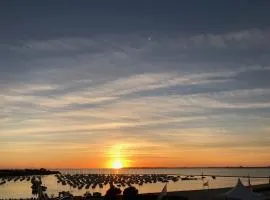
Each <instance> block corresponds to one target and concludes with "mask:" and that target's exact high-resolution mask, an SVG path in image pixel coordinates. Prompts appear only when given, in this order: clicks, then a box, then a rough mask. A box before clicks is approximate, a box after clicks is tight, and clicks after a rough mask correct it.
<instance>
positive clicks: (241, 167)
mask: <svg viewBox="0 0 270 200" xmlns="http://www.w3.org/2000/svg"><path fill="white" fill-rule="evenodd" d="M27 169H29V170H38V169H37V168H31V167H28V168H12V167H10V168H7V167H5V168H0V171H3V170H27ZM41 169H43V168H41ZM47 169H48V170H115V169H113V168H57V167H56V168H47ZM121 169H270V166H227V167H222V166H219V167H211V166H201V167H123V168H121ZM121 169H120V170H121Z"/></svg>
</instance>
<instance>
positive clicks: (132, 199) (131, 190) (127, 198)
mask: <svg viewBox="0 0 270 200" xmlns="http://www.w3.org/2000/svg"><path fill="white" fill-rule="evenodd" d="M138 193H139V191H138V190H137V189H136V188H135V187H133V186H129V187H127V188H126V189H125V190H124V191H123V198H124V200H136V199H137V197H138Z"/></svg>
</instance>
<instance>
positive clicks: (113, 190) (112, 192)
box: [104, 184, 122, 200]
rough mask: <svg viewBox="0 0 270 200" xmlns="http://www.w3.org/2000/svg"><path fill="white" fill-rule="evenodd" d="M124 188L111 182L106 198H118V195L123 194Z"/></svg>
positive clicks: (112, 199) (114, 199) (110, 199)
mask: <svg viewBox="0 0 270 200" xmlns="http://www.w3.org/2000/svg"><path fill="white" fill-rule="evenodd" d="M121 192H122V190H121V189H120V188H118V187H115V186H114V185H113V184H111V186H110V188H109V189H108V190H107V192H106V194H105V196H104V199H106V200H116V196H117V195H119V194H121Z"/></svg>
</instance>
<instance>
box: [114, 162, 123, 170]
mask: <svg viewBox="0 0 270 200" xmlns="http://www.w3.org/2000/svg"><path fill="white" fill-rule="evenodd" d="M122 167H123V163H122V162H121V161H120V160H115V161H113V163H112V168H113V169H121V168H122Z"/></svg>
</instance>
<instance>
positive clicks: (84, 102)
mask: <svg viewBox="0 0 270 200" xmlns="http://www.w3.org/2000/svg"><path fill="white" fill-rule="evenodd" d="M166 34H167V35H166ZM147 38H148V37H145V34H143V33H134V34H128V35H125V34H123V35H121V36H119V35H118V36H117V35H112V34H108V35H101V36H94V37H82V38H78V37H76V38H72V37H67V38H52V39H49V40H33V39H32V40H30V41H29V40H28V41H22V42H20V43H19V44H12V45H8V46H9V48H8V49H9V50H8V51H9V54H10V55H13V56H14V57H13V58H14V59H11V60H9V59H8V58H7V59H6V60H5V62H6V64H7V65H8V66H9V67H10V68H8V69H6V70H5V75H3V74H1V77H3V79H1V80H2V81H1V83H3V84H1V86H0V88H1V94H0V97H1V98H0V104H1V108H2V107H3V111H4V112H3V113H1V115H0V124H1V132H0V137H1V141H4V142H2V143H1V144H2V145H5V149H8V150H9V151H12V149H14V152H15V151H16V152H19V151H20V150H21V151H24V152H26V153H27V152H28V153H31V151H33V150H34V149H35V148H36V147H37V146H41V145H43V146H45V147H44V148H45V149H46V150H48V151H54V150H59V151H61V152H64V151H65V150H67V151H68V152H69V153H71V154H72V151H74V152H77V153H78V152H81V153H82V154H84V153H91V152H92V153H93V152H97V151H98V150H96V149H98V147H97V146H96V145H95V143H98V144H102V147H104V150H100V151H101V152H100V154H104V155H105V156H109V155H111V154H112V153H111V152H108V151H110V150H111V149H113V146H114V144H118V143H119V144H120V143H121V144H122V146H123V149H124V150H123V151H124V152H126V153H129V155H133V156H135V157H136V156H137V157H140V156H146V155H145V154H146V153H145V152H147V153H148V152H152V154H153V155H159V154H160V156H161V157H162V156H164V155H165V154H166V153H170V151H171V149H172V147H174V150H173V155H172V157H177V156H176V155H180V153H181V152H185V151H196V149H198V148H199V149H203V150H205V151H211V150H213V149H215V151H217V152H220V153H222V152H227V150H226V149H228V148H233V149H237V151H241V150H243V149H245V148H250V149H253V150H255V151H260V148H267V145H268V144H269V140H268V137H267V136H266V134H265V133H267V131H265V130H266V126H267V124H268V123H269V114H268V111H269V110H270V104H269V102H268V101H269V98H270V90H269V89H268V88H269V87H270V82H269V80H268V74H269V64H270V62H269V61H268V58H267V57H264V56H262V53H261V52H263V54H267V52H269V50H270V49H269V48H268V44H269V30H268V29H265V30H262V29H249V30H242V31H238V32H223V33H218V34H217V33H215V34H214V33H211V32H209V33H204V34H198V33H196V34H195V33H194V34H189V35H183V34H180V33H179V34H175V35H173V34H172V33H155V32H154V33H153V34H152V40H151V41H149V40H148V39H147ZM257 47H261V48H262V49H261V51H258V49H257ZM1 62H2V61H1ZM1 69H2V68H1ZM255 134H259V135H260V136H261V137H258V138H254V135H255ZM52 138H53V139H52ZM104 138H105V139H106V138H107V139H108V141H104ZM232 140H233V141H240V140H241V141H243V142H242V143H241V144H240V145H239V144H237V142H231V141H232ZM179 144H181V145H179ZM139 146H140V147H141V149H140V148H138V147H139ZM15 147H16V148H15ZM161 148H162V149H163V153H161V151H160V149H161ZM2 151H3V150H2ZM44 151H45V150H44ZM74 155H75V153H74ZM178 158H179V157H178Z"/></svg>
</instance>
